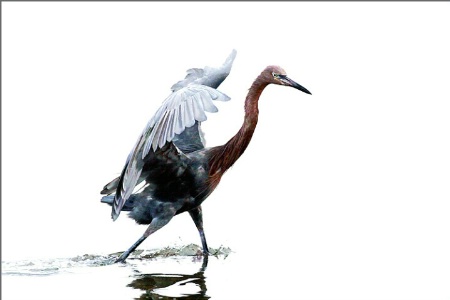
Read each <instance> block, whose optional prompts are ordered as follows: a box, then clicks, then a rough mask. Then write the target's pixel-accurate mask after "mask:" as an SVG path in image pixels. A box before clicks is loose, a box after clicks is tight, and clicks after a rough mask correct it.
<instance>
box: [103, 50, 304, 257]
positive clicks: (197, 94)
mask: <svg viewBox="0 0 450 300" xmlns="http://www.w3.org/2000/svg"><path fill="white" fill-rule="evenodd" d="M235 55H236V53H235V51H233V52H232V54H231V55H230V56H229V58H228V59H227V61H226V62H225V64H224V65H223V66H222V68H217V69H214V68H209V67H206V68H205V69H204V70H203V69H190V70H188V75H187V76H186V79H185V80H183V81H180V82H178V83H177V84H175V85H174V86H173V87H172V90H173V93H172V95H171V96H169V97H168V98H167V99H166V101H165V102H164V103H163V105H162V106H161V108H160V109H159V110H158V111H157V113H156V114H155V116H154V117H153V118H152V119H151V120H150V122H149V124H148V125H147V127H146V128H145V130H144V131H143V133H142V135H141V137H140V138H139V139H138V141H137V143H136V145H135V146H134V148H133V150H132V151H131V153H130V155H129V156H128V159H127V161H126V164H125V167H124V169H123V171H122V174H121V176H120V177H118V178H116V179H114V180H113V181H111V182H110V183H108V184H107V185H106V186H105V187H104V189H103V191H102V194H111V193H115V194H114V195H109V196H105V197H103V198H102V202H104V203H108V204H110V205H112V217H113V219H114V220H115V219H116V218H117V217H118V215H119V213H120V211H130V214H129V216H130V217H131V218H132V219H134V220H135V221H136V222H137V223H138V224H150V225H149V227H148V228H147V230H146V232H145V233H144V235H143V236H142V237H141V238H140V239H139V240H138V241H137V242H136V243H135V244H134V245H133V246H131V247H130V248H129V249H128V250H127V251H125V252H124V253H123V254H122V255H121V256H120V258H119V259H118V261H124V260H125V259H126V258H127V257H128V255H129V254H130V253H131V252H132V251H134V249H136V248H137V246H139V244H140V243H142V242H143V241H144V240H145V239H146V238H147V237H148V236H149V235H150V234H152V233H153V232H155V231H156V230H158V229H160V228H161V227H163V226H164V225H165V224H167V223H168V222H169V221H170V220H171V219H172V217H174V216H175V215H178V214H180V213H183V212H186V211H187V212H189V214H190V215H191V217H192V219H193V221H194V223H195V225H196V226H197V229H198V231H199V234H200V237H201V241H202V246H203V251H204V253H205V254H207V251H208V247H207V244H206V238H205V235H204V232H203V220H202V209H201V204H202V202H203V201H204V200H205V199H206V198H207V197H208V196H209V195H210V194H211V193H212V192H213V191H214V189H215V188H216V187H217V185H218V183H219V182H220V179H221V177H222V175H223V174H224V173H225V172H226V171H227V170H228V169H229V168H230V167H231V166H232V165H233V164H234V163H235V162H236V160H237V159H238V158H239V157H240V156H241V155H242V153H244V151H245V149H246V148H247V146H248V144H249V143H250V140H251V138H252V135H253V132H254V130H255V128H256V124H257V121H258V100H259V96H260V95H261V93H262V91H263V90H264V88H265V87H266V86H267V85H268V84H270V83H275V84H281V85H289V86H293V87H295V88H297V89H300V90H302V91H304V92H307V93H309V92H308V91H307V90H306V89H305V88H303V87H302V86H300V85H298V84H297V83H295V82H293V81H292V80H290V79H289V78H287V77H286V76H285V73H284V70H283V69H281V68H280V67H276V66H269V67H267V68H266V69H265V70H264V71H263V72H262V73H261V74H260V75H259V76H258V78H257V79H256V80H255V82H254V83H253V85H252V87H251V88H250V90H249V93H248V95H247V99H246V101H245V118H244V123H243V125H242V127H241V128H240V130H239V131H238V132H237V134H236V135H235V136H234V137H233V138H231V139H230V140H229V141H228V142H227V143H226V144H224V145H221V146H216V147H211V148H205V143H204V139H203V133H202V132H201V129H200V126H201V121H204V120H206V116H205V115H204V111H210V112H215V111H217V109H216V108H215V106H214V105H213V104H212V101H211V100H228V99H229V98H228V97H227V96H226V95H224V94H222V93H220V92H218V91H217V90H215V88H217V87H218V86H219V85H220V83H221V82H222V81H223V80H224V79H225V78H226V77H227V75H228V73H229V71H230V69H231V65H232V63H233V60H234V57H235ZM205 74H206V75H205ZM142 181H145V185H144V188H143V190H142V191H141V192H139V193H133V192H134V188H135V187H136V186H137V185H138V184H139V183H140V182H142Z"/></svg>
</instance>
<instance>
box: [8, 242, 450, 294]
mask: <svg viewBox="0 0 450 300" xmlns="http://www.w3.org/2000/svg"><path fill="white" fill-rule="evenodd" d="M199 249H200V248H199V247H198V246H192V245H190V246H187V247H180V248H177V249H175V250H176V251H173V249H172V248H162V249H159V250H152V251H139V250H138V251H136V253H134V254H132V255H131V256H130V257H129V258H128V259H127V262H126V263H124V264H122V263H119V264H114V263H113V261H114V259H115V258H116V257H117V256H118V254H117V253H115V254H110V255H104V256H103V255H88V254H85V255H79V256H75V257H69V258H54V259H34V260H21V261H3V262H2V299H5V300H22V299H35V300H36V299H42V300H44V299H45V300H53V299H55V300H56V299H58V300H71V299H74V300H75V299H95V300H99V299H108V300H114V299H118V300H126V299H140V300H143V299H215V300H217V299H219V300H220V299H442V300H444V299H445V300H448V299H450V298H449V296H450V289H449V287H448V279H449V278H450V277H449V275H450V273H449V272H448V270H449V269H448V268H447V266H448V265H449V264H448V262H447V261H446V260H443V259H442V257H443V256H442V255H436V256H427V257H419V256H416V255H412V256H411V255H408V253H407V252H404V253H403V252H402V255H397V254H396V253H395V249H390V251H388V252H386V253H384V254H383V253H380V249H379V248H378V249H376V251H375V252H367V251H361V248H358V249H353V250H352V249H350V248H345V249H340V248H339V247H327V248H318V247H314V245H309V247H296V248H286V247H282V246H279V245H278V244H273V243H267V244H264V245H263V244H261V245H259V247H257V248H253V249H250V250H251V251H246V250H236V251H234V250H233V251H230V249H229V248H226V247H224V248H219V249H215V250H220V251H217V252H215V254H216V255H211V256H209V258H208V259H207V260H206V259H205V258H204V257H203V256H201V255H197V254H198V252H199ZM411 250H414V249H411ZM210 251H211V249H210ZM436 251H437V250H436ZM211 252H214V251H211ZM377 253H378V254H377ZM436 253H437V254H439V253H438V252H436ZM436 257H437V260H435V258H436Z"/></svg>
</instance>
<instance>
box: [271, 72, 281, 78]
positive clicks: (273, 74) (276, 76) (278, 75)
mask: <svg viewBox="0 0 450 300" xmlns="http://www.w3.org/2000/svg"><path fill="white" fill-rule="evenodd" d="M272 76H273V77H274V78H279V77H280V74H277V73H275V72H272Z"/></svg>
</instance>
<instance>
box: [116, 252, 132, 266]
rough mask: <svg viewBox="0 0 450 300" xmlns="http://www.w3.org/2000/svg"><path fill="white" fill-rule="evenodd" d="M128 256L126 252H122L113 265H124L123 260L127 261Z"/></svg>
mask: <svg viewBox="0 0 450 300" xmlns="http://www.w3.org/2000/svg"><path fill="white" fill-rule="evenodd" d="M128 255H130V254H129V253H127V251H125V252H123V253H122V254H121V255H120V256H119V258H117V259H116V260H115V261H114V263H115V264H116V263H123V264H124V263H125V260H126V259H127V257H128Z"/></svg>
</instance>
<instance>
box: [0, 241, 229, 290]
mask: <svg viewBox="0 0 450 300" xmlns="http://www.w3.org/2000/svg"><path fill="white" fill-rule="evenodd" d="M199 249H200V248H199V247H198V246H196V245H188V246H185V247H181V248H179V249H173V248H164V249H160V250H157V251H137V252H136V253H134V254H133V255H131V256H130V257H129V258H128V260H127V263H125V264H122V263H119V264H115V263H114V260H115V258H117V256H118V254H111V255H107V256H100V255H87V254H86V255H82V256H77V257H72V258H59V259H44V260H33V261H29V260H28V261H11V262H2V281H3V284H2V285H3V288H2V299H174V298H176V299H210V295H209V294H208V289H207V279H206V275H205V274H207V268H208V267H210V268H218V269H220V268H221V267H220V266H221V265H223V263H224V262H225V260H226V259H227V257H228V255H229V254H230V253H231V251H230V249H229V248H219V249H211V250H210V252H212V254H213V255H211V256H210V257H206V258H205V257H203V256H202V255H198V254H199Z"/></svg>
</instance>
